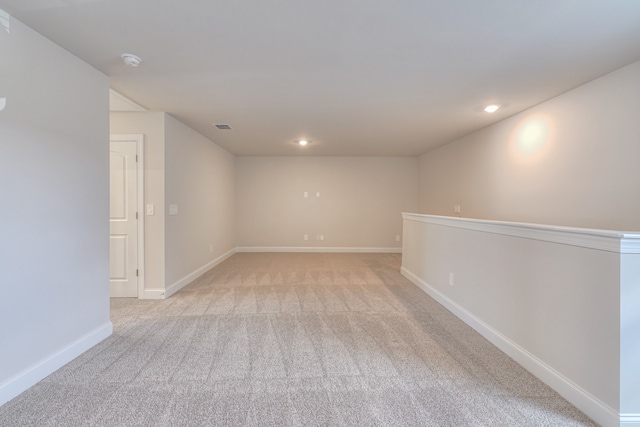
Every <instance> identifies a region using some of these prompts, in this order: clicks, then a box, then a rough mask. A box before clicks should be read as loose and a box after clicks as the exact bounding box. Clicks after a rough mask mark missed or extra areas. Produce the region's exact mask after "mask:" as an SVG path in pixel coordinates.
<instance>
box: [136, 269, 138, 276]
mask: <svg viewBox="0 0 640 427" xmlns="http://www.w3.org/2000/svg"><path fill="white" fill-rule="evenodd" d="M136 276H138V269H137V268H136Z"/></svg>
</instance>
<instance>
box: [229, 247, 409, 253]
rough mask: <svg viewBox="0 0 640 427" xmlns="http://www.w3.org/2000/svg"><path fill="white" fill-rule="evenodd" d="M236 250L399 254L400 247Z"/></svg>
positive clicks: (238, 249) (244, 250)
mask: <svg viewBox="0 0 640 427" xmlns="http://www.w3.org/2000/svg"><path fill="white" fill-rule="evenodd" d="M236 251H237V252H318V253H322V252H324V253H383V254H390V253H392V254H399V253H402V248H361V247H318V246H245V247H238V248H236Z"/></svg>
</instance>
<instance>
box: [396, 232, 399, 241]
mask: <svg viewBox="0 0 640 427" xmlns="http://www.w3.org/2000/svg"><path fill="white" fill-rule="evenodd" d="M399 241H400V235H399V234H398V235H396V242H399Z"/></svg>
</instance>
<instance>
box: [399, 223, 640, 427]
mask: <svg viewBox="0 0 640 427" xmlns="http://www.w3.org/2000/svg"><path fill="white" fill-rule="evenodd" d="M405 218H406V219H405V221H404V244H403V255H402V272H403V274H404V275H406V276H407V277H409V278H410V279H411V280H412V281H413V282H414V283H416V284H417V285H418V286H420V287H421V288H423V289H424V290H425V291H426V292H428V293H429V294H431V295H432V296H433V297H434V298H436V299H437V300H438V301H439V302H441V303H442V304H443V305H445V306H446V307H447V308H448V309H450V310H451V311H452V312H454V313H455V314H456V315H458V316H459V317H460V318H461V319H463V320H464V321H465V322H467V323H468V324H470V325H471V326H472V327H474V328H475V329H477V330H478V331H479V332H480V333H482V334H483V335H484V336H485V337H487V338H488V339H489V340H490V341H492V342H493V343H494V344H496V345H497V346H498V347H499V348H500V349H502V350H503V351H505V352H506V353H507V354H508V355H509V356H511V357H512V358H514V359H515V360H516V361H517V362H519V363H520V364H522V365H523V366H524V367H525V368H527V369H529V370H530V371H531V372H532V373H534V374H535V375H537V376H538V377H539V378H541V379H542V380H543V381H545V382H547V384H549V385H551V386H552V387H553V388H555V389H556V390H557V391H558V392H560V394H562V395H563V396H565V397H566V398H567V399H568V400H569V401H571V402H572V403H573V404H574V405H576V406H577V407H578V408H579V409H581V410H582V411H584V412H585V413H586V414H587V415H589V416H590V417H592V418H593V419H594V420H596V421H597V422H598V423H600V424H601V425H604V426H614V425H615V426H618V425H619V424H621V423H622V422H623V421H627V422H631V421H632V420H634V419H635V420H636V422H638V421H640V420H638V419H636V418H635V417H636V416H634V415H633V414H639V413H640V399H638V397H640V395H639V389H638V384H640V368H638V361H639V360H640V345H638V337H639V336H640V323H639V322H638V320H639V319H640V317H639V315H638V306H640V292H639V291H638V289H639V288H638V284H639V283H640V268H639V267H638V266H640V234H636V235H622V234H621V233H616V232H597V231H594V230H579V229H563V228H561V227H545V226H537V225H526V224H513V223H499V222H495V221H482V220H470V219H459V218H446V217H435V216H423V215H405ZM451 273H453V285H451V284H450V283H451V282H450V274H451ZM628 425H638V424H633V423H631V424H628Z"/></svg>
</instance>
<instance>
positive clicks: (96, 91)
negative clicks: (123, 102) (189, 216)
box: [0, 18, 111, 404]
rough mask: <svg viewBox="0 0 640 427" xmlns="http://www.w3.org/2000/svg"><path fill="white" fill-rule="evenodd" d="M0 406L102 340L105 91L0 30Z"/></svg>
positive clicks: (62, 58) (69, 64)
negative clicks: (2, 103) (0, 104)
mask: <svg viewBox="0 0 640 427" xmlns="http://www.w3.org/2000/svg"><path fill="white" fill-rule="evenodd" d="M0 52H2V54H1V55H2V66H1V67H0V98H1V97H6V99H7V104H6V107H5V108H4V110H3V111H0V151H1V154H0V200H1V203H2V209H1V210H0V224H1V225H0V227H2V239H0V271H1V272H2V275H1V277H0V291H1V293H2V297H1V298H0V346H1V350H0V404H2V403H4V402H5V401H6V400H8V399H10V398H12V397H14V396H15V395H17V394H18V393H20V392H22V391H23V390H25V389H26V388H28V387H29V386H31V385H33V384H35V383H36V382H37V381H39V380H40V379H42V378H44V377H45V376H46V375H48V374H50V373H51V372H53V371H55V370H56V369H57V368H59V367H60V366H62V365H63V364H65V363H67V362H68V361H69V360H71V359H73V358H74V357H76V356H77V355H78V354H80V353H81V352H83V351H85V350H86V349H88V348H89V347H91V346H93V345H95V344H96V343H97V342H99V341H101V340H102V339H104V338H105V337H107V336H108V335H109V334H111V322H110V321H109V237H108V236H109V155H108V154H109V140H108V138H109V123H108V113H109V104H108V102H109V101H108V99H109V97H108V96H109V82H108V79H107V77H106V76H104V75H103V74H101V73H100V72H98V71H96V70H95V69H93V68H91V67H90V66H88V65H87V64H85V63H84V62H82V61H80V60H79V59H77V58H75V57H74V56H72V55H71V54H69V53H68V52H67V51H65V50H63V49H61V48H60V47H58V46H56V45H54V44H53V43H51V42H50V41H49V40H47V39H45V38H44V37H42V36H41V35H39V34H37V33H36V32H34V31H32V30H31V29H29V28H28V27H26V26H25V25H23V24H22V23H20V22H18V21H16V20H15V19H13V18H11V19H10V32H7V31H5V29H4V28H1V31H0Z"/></svg>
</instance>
